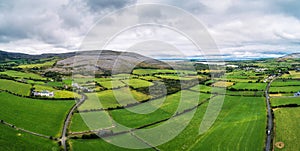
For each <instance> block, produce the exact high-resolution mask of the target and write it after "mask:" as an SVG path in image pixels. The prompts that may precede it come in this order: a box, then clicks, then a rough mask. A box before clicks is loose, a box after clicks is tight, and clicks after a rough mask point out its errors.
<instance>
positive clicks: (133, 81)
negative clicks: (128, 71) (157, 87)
mask: <svg viewBox="0 0 300 151" xmlns="http://www.w3.org/2000/svg"><path fill="white" fill-rule="evenodd" d="M123 82H124V83H126V84H127V85H129V86H131V87H133V88H134V89H135V88H140V87H149V86H152V85H153V83H151V82H148V81H145V80H141V79H128V80H123Z"/></svg>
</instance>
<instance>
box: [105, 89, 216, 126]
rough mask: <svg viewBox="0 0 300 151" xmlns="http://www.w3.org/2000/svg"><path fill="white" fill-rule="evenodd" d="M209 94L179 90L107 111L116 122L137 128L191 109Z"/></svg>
mask: <svg viewBox="0 0 300 151" xmlns="http://www.w3.org/2000/svg"><path fill="white" fill-rule="evenodd" d="M210 96H211V95H210V94H201V95H200V94H199V93H198V92H192V91H188V90H183V91H181V92H177V93H175V94H171V95H168V96H167V97H166V98H160V99H155V100H151V101H149V102H146V103H142V104H140V105H137V106H134V107H129V108H127V109H120V110H112V111H109V113H110V115H111V116H112V117H113V119H114V120H116V121H117V122H118V123H121V124H123V125H126V126H128V127H131V128H137V127H140V126H143V125H147V124H151V123H154V122H157V121H160V120H163V119H167V118H170V117H171V116H172V115H175V114H176V113H182V112H183V111H184V110H186V109H191V108H193V107H195V106H197V105H198V103H199V102H203V101H204V100H206V99H208V98H210ZM180 101H181V103H180ZM131 111H134V112H131ZM139 113H149V114H139Z"/></svg>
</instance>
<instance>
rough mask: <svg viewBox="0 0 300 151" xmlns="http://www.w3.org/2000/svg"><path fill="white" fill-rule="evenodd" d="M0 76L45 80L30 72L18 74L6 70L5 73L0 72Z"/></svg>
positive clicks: (17, 72) (18, 72)
mask: <svg viewBox="0 0 300 151" xmlns="http://www.w3.org/2000/svg"><path fill="white" fill-rule="evenodd" d="M0 74H5V75H8V76H10V77H16V78H26V79H37V80H46V78H44V77H42V76H40V75H38V74H34V73H30V72H20V71H14V70H7V71H4V72H0Z"/></svg>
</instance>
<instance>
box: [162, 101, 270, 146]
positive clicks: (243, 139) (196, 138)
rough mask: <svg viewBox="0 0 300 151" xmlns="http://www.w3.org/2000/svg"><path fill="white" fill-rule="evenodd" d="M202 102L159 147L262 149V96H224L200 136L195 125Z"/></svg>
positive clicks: (263, 119) (263, 135)
mask: <svg viewBox="0 0 300 151" xmlns="http://www.w3.org/2000/svg"><path fill="white" fill-rule="evenodd" d="M205 109H206V105H204V106H201V107H200V108H198V110H197V112H196V113H195V115H194V118H193V120H192V122H191V123H190V124H189V125H188V127H187V128H186V129H185V130H184V131H183V132H182V133H181V134H180V135H178V136H177V137H176V138H175V139H173V140H172V141H170V142H168V143H166V144H164V145H161V146H159V147H158V148H159V149H161V150H178V151H179V150H219V151H223V150H251V151H253V150H258V151H260V150H263V148H264V140H265V126H266V124H265V121H266V115H265V114H266V113H265V102H264V98H254V97H233V96H226V98H225V102H224V105H223V108H222V111H221V113H220V115H219V117H218V119H217V120H216V122H215V123H214V125H213V127H212V128H210V129H209V130H208V131H207V132H206V133H204V134H203V135H198V131H199V125H200V123H201V120H202V117H203V114H204V113H205Z"/></svg>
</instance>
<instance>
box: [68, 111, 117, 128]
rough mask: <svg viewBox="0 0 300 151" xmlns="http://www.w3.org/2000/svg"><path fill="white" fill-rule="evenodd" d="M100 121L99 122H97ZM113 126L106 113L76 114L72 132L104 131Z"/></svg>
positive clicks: (73, 118) (72, 123) (73, 119)
mask: <svg viewBox="0 0 300 151" xmlns="http://www.w3.org/2000/svg"><path fill="white" fill-rule="evenodd" d="M97 119H98V120H97ZM111 126H112V120H111V119H110V117H109V115H108V114H107V113H106V111H99V112H86V113H76V114H74V115H73V117H72V122H71V126H70V131H71V132H81V131H88V130H96V129H104V128H108V127H111Z"/></svg>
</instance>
